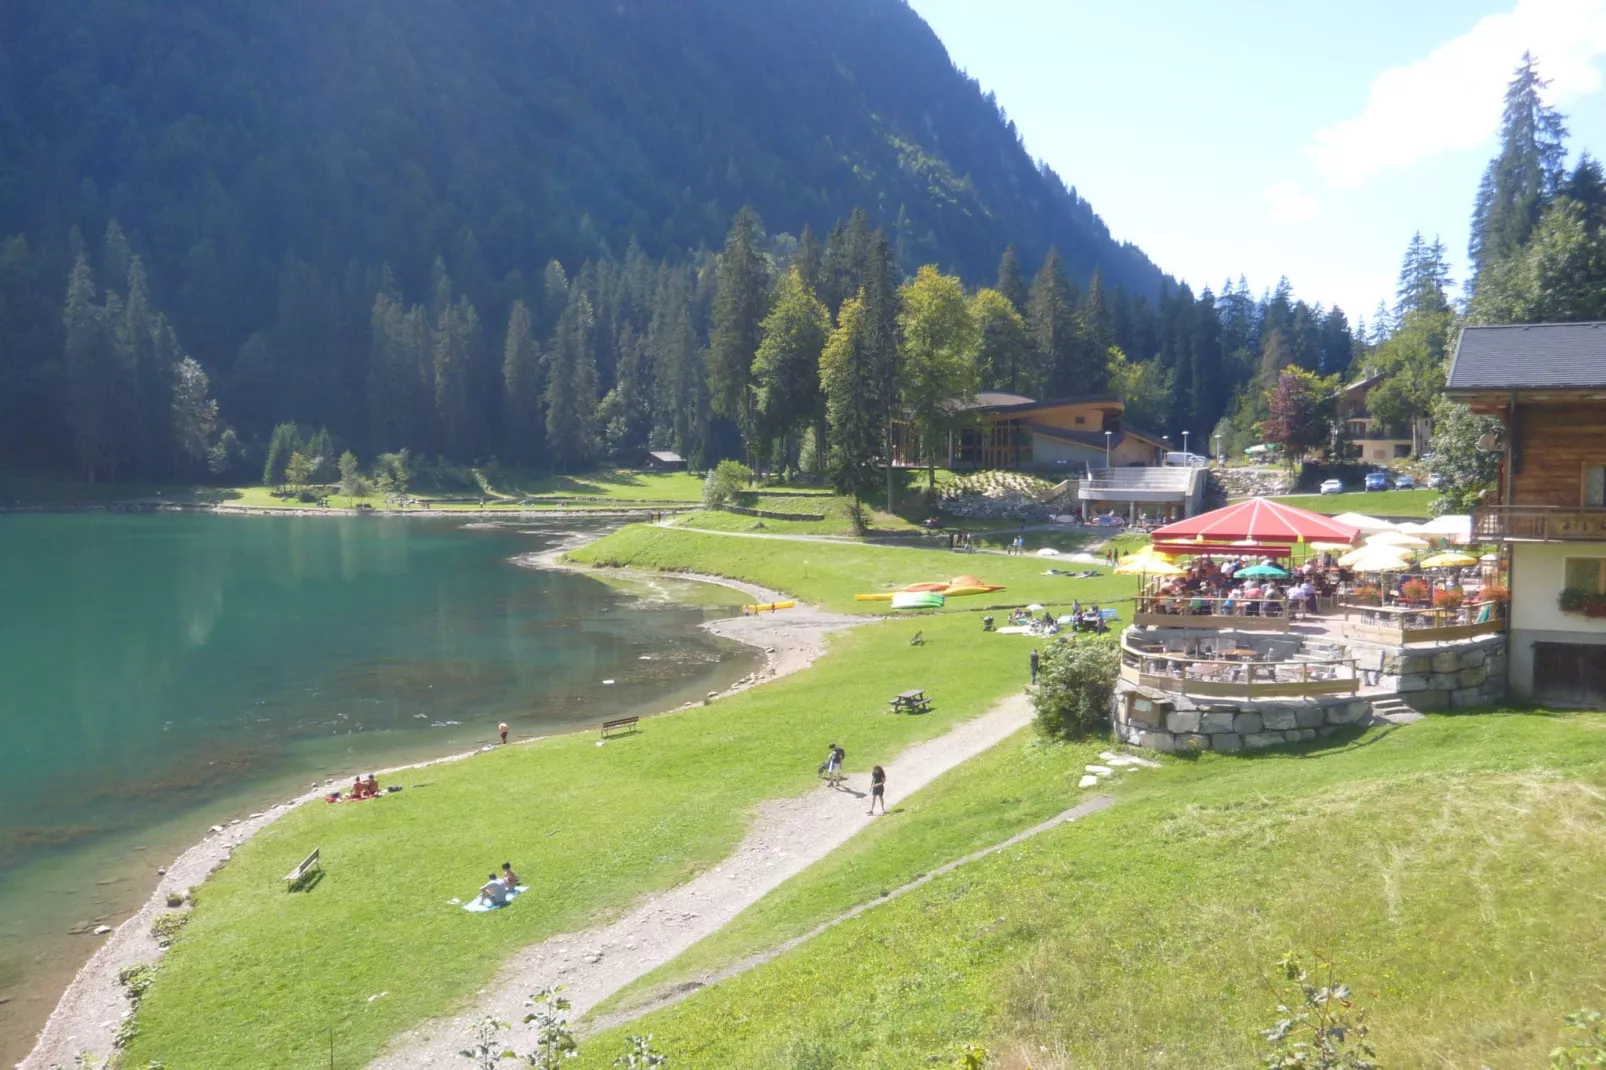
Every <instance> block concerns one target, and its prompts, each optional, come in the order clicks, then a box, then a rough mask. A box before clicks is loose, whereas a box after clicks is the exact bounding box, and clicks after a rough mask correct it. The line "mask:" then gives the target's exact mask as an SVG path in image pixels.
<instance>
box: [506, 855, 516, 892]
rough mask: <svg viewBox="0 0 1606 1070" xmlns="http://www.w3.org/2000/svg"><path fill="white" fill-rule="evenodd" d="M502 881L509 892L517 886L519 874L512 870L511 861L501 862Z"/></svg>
mask: <svg viewBox="0 0 1606 1070" xmlns="http://www.w3.org/2000/svg"><path fill="white" fill-rule="evenodd" d="M502 883H503V884H505V885H507V890H508V891H510V892H511V891H512V890H513V889H515V888H517V887H518V886H519V875H518V874H517V873H514V872H513V863H511V862H503V863H502Z"/></svg>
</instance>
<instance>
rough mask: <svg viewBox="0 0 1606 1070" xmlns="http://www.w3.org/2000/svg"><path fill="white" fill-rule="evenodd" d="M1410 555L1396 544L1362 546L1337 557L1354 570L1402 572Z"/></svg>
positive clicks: (1408, 562) (1407, 564)
mask: <svg viewBox="0 0 1606 1070" xmlns="http://www.w3.org/2000/svg"><path fill="white" fill-rule="evenodd" d="M1409 557H1410V555H1409V554H1408V553H1406V551H1405V550H1404V549H1402V548H1400V547H1397V546H1362V547H1361V548H1360V549H1359V550H1351V551H1350V552H1349V553H1347V554H1345V555H1344V556H1343V557H1341V558H1339V559H1338V563H1339V564H1341V565H1343V566H1344V567H1345V568H1351V569H1354V570H1355V571H1356V572H1403V571H1405V569H1407V568H1409V567H1410V561H1409Z"/></svg>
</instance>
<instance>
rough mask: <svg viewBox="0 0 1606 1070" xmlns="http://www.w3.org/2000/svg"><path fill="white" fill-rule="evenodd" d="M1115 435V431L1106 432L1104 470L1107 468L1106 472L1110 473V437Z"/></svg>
mask: <svg viewBox="0 0 1606 1070" xmlns="http://www.w3.org/2000/svg"><path fill="white" fill-rule="evenodd" d="M1114 433H1115V432H1113V431H1106V432H1104V468H1105V471H1108V470H1109V467H1110V436H1111V435H1113V434H1114Z"/></svg>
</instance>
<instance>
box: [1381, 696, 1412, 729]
mask: <svg viewBox="0 0 1606 1070" xmlns="http://www.w3.org/2000/svg"><path fill="white" fill-rule="evenodd" d="M1424 716H1425V715H1424V714H1423V713H1421V712H1419V711H1417V710H1414V709H1412V708H1411V705H1410V703H1408V702H1406V701H1405V700H1404V699H1402V698H1401V697H1400V696H1398V695H1386V696H1383V697H1381V698H1375V699H1373V700H1372V721H1373V722H1374V723H1376V722H1380V721H1382V722H1387V723H1388V724H1411V723H1413V722H1415V721H1420V720H1421V719H1422V718H1423V717H1424Z"/></svg>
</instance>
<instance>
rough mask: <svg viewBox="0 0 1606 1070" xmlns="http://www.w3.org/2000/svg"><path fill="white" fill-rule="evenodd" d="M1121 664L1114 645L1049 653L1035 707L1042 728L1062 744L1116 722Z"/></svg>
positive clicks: (1071, 646)
mask: <svg viewBox="0 0 1606 1070" xmlns="http://www.w3.org/2000/svg"><path fill="white" fill-rule="evenodd" d="M1120 665H1121V659H1120V654H1119V652H1118V651H1117V649H1116V646H1115V643H1114V641H1113V640H1112V639H1107V638H1106V639H1083V640H1080V641H1073V642H1068V643H1067V642H1059V643H1055V644H1053V645H1052V646H1050V647H1049V648H1048V649H1047V650H1046V651H1044V653H1043V658H1042V661H1041V663H1040V664H1039V666H1038V674H1037V690H1036V691H1035V692H1034V693H1033V695H1032V704H1033V705H1034V706H1035V707H1036V709H1037V726H1038V728H1040V729H1041V730H1042V731H1043V732H1044V733H1045V734H1047V735H1049V736H1052V737H1054V738H1057V739H1081V738H1083V737H1084V736H1087V735H1090V734H1092V733H1094V732H1096V731H1098V730H1099V729H1100V728H1102V727H1103V726H1104V725H1105V724H1106V723H1107V722H1108V721H1109V719H1110V699H1111V696H1112V695H1113V694H1114V693H1115V678H1116V675H1117V673H1118V672H1119V670H1120Z"/></svg>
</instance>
